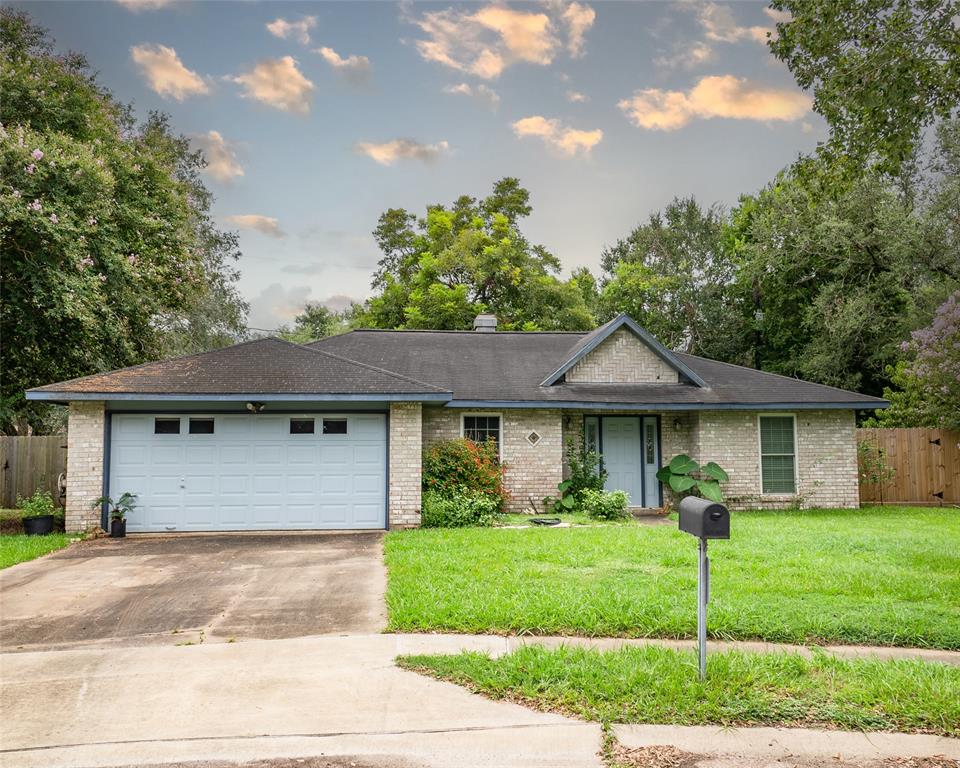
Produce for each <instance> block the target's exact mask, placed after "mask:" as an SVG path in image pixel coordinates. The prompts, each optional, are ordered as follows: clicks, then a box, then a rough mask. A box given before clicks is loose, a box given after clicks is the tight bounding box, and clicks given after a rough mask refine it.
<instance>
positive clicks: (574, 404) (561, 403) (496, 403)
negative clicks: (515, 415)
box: [445, 399, 890, 411]
mask: <svg viewBox="0 0 960 768" xmlns="http://www.w3.org/2000/svg"><path fill="white" fill-rule="evenodd" d="M889 405H890V403H889V402H888V401H886V400H880V401H872V400H871V401H859V402H848V403H847V402H828V403H811V402H803V403H797V402H793V403H791V402H784V403H644V402H626V401H620V402H597V401H591V400H456V399H451V400H450V401H449V402H447V403H446V405H445V407H446V408H560V409H583V410H614V409H615V410H635V411H820V410H849V411H862V410H874V409H879V408H886V407H887V406H889Z"/></svg>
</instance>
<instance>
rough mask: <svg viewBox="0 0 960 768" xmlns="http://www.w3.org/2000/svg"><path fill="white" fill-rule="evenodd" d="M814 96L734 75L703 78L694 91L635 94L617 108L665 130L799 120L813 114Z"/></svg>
mask: <svg viewBox="0 0 960 768" xmlns="http://www.w3.org/2000/svg"><path fill="white" fill-rule="evenodd" d="M810 104H811V102H810V97H809V96H807V95H806V94H803V93H801V92H800V91H797V90H794V89H792V88H775V87H770V86H765V85H761V84H758V83H754V82H751V81H749V80H747V79H745V78H737V77H734V76H733V75H716V76H711V77H704V78H702V79H701V80H700V81H699V82H698V83H697V84H696V85H695V86H694V87H693V88H692V89H691V90H689V91H687V92H684V91H666V90H660V89H659V88H649V89H646V90H640V91H635V92H634V94H633V96H631V97H630V98H629V99H623V100H621V101H620V102H619V103H618V104H617V106H619V107H620V109H621V110H622V111H623V112H624V114H626V115H627V117H628V118H629V119H630V122H632V123H633V124H634V125H636V126H638V127H640V128H650V129H654V130H661V131H672V130H675V129H677V128H681V127H683V126H684V125H686V124H687V123H689V122H690V121H691V120H695V119H698V118H699V119H709V118H713V117H725V118H731V119H735V120H760V121H767V120H785V121H790V120H798V119H800V118H801V117H803V116H804V115H806V114H807V113H808V112H809V111H810Z"/></svg>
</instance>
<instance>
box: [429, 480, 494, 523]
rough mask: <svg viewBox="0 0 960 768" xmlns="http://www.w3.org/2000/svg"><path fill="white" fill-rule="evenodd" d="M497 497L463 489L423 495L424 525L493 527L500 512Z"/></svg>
mask: <svg viewBox="0 0 960 768" xmlns="http://www.w3.org/2000/svg"><path fill="white" fill-rule="evenodd" d="M499 512H500V509H499V506H498V500H497V498H496V497H495V496H491V495H489V494H485V493H477V492H472V491H468V490H466V489H461V490H459V491H455V492H452V493H441V492H440V491H427V492H426V493H424V494H423V506H422V509H421V512H420V525H421V526H422V527H424V528H467V527H471V526H490V525H493V521H494V520H495V519H496V517H497V514H499Z"/></svg>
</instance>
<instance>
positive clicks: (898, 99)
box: [769, 0, 960, 172]
mask: <svg viewBox="0 0 960 768" xmlns="http://www.w3.org/2000/svg"><path fill="white" fill-rule="evenodd" d="M770 5H771V6H772V7H773V8H775V9H776V10H780V11H788V12H789V14H790V19H789V20H788V21H783V22H780V23H778V24H777V34H776V35H775V36H773V37H772V38H771V39H770V42H769V45H770V49H771V51H772V52H773V54H774V55H775V56H776V57H777V58H778V59H780V60H781V61H783V62H784V63H785V64H786V65H787V66H788V67H789V68H790V71H791V72H792V73H793V76H794V77H795V78H796V80H797V83H798V84H799V85H800V86H801V87H803V88H809V89H812V90H813V95H814V102H813V106H814V109H815V110H816V111H817V112H819V113H820V114H821V115H823V117H824V118H825V119H826V121H827V123H828V124H829V126H830V141H829V145H828V147H827V149H828V151H829V152H830V154H832V155H833V156H835V157H844V158H848V159H852V160H854V162H855V164H856V165H857V166H858V167H863V166H867V165H871V164H873V163H875V162H877V163H879V164H880V166H881V168H882V169H883V170H887V171H893V172H896V171H898V170H899V169H900V166H901V165H902V164H903V163H905V162H907V161H909V159H910V158H911V157H912V156H913V154H914V152H915V151H916V148H917V147H918V146H919V144H920V142H921V140H922V138H923V131H924V129H925V128H926V127H928V126H930V125H932V124H934V123H936V122H938V121H942V120H947V119H949V118H951V117H954V116H956V115H957V110H958V106H960V27H958V25H957V17H958V15H960V3H958V2H957V1H956V0H773V2H771V3H770Z"/></svg>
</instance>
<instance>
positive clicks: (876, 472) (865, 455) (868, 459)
mask: <svg viewBox="0 0 960 768" xmlns="http://www.w3.org/2000/svg"><path fill="white" fill-rule="evenodd" d="M857 465H858V469H859V472H860V482H861V483H864V484H870V485H876V486H877V489H878V490H879V492H880V503H881V504H883V486H884V484H885V483H889V482H890V481H891V480H893V478H894V476H895V475H896V474H897V472H896V470H895V469H894V468H893V467H891V466H890V465H889V464H887V452H886V451H885V450H884V449H883V448H881V447H880V446H879V445H876V444H875V443H871V442H870V441H869V440H861V441H859V442H858V443H857Z"/></svg>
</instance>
